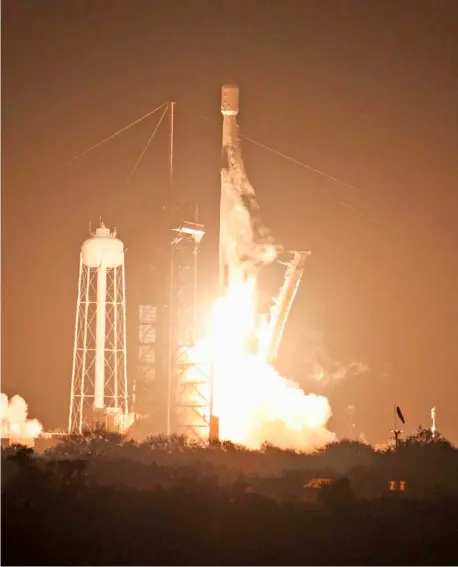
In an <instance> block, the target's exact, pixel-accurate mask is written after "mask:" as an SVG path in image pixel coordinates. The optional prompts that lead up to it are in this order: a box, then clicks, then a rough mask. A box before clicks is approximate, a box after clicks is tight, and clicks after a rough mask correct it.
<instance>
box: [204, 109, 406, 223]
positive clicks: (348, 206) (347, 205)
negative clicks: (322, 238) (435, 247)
mask: <svg viewBox="0 0 458 567" xmlns="http://www.w3.org/2000/svg"><path fill="white" fill-rule="evenodd" d="M200 118H201V119H202V120H205V121H207V122H210V123H211V124H214V125H217V126H220V125H219V123H217V122H215V121H214V120H211V119H210V118H208V117H207V116H203V115H201V116H200ZM238 136H239V138H241V139H243V140H246V141H247V142H249V143H251V144H253V145H255V146H258V147H260V148H262V149H264V150H267V151H269V152H271V153H273V154H275V155H277V156H279V157H280V158H282V159H285V160H286V161H289V162H291V163H294V164H296V165H298V166H300V167H302V168H305V169H308V170H309V171H312V172H314V173H317V174H319V175H321V176H322V177H325V178H326V179H329V180H331V181H334V182H335V183H339V184H340V185H343V186H345V187H349V188H351V189H354V190H355V191H358V192H362V190H361V189H360V188H358V187H356V186H355V185H352V184H351V183H348V182H346V181H343V180H342V179H339V178H338V177H334V176H333V175H329V174H327V173H325V172H324V171H321V170H319V169H316V168H314V167H312V166H311V165H308V164H306V163H304V162H302V161H299V160H298V159H295V158H293V157H291V156H289V155H287V154H284V153H283V152H280V151H278V150H276V149H274V148H272V147H270V146H267V145H266V144H262V143H261V142H258V141H257V140H254V139H253V138H250V137H248V136H245V135H243V134H240V133H238ZM311 188H312V189H314V190H315V191H317V192H318V193H321V194H322V195H324V196H326V197H329V198H330V199H333V200H334V201H336V202H337V203H338V204H339V205H341V206H342V207H344V208H346V209H349V210H350V211H352V212H353V213H355V214H357V215H359V216H361V217H363V218H365V219H366V220H367V221H368V222H370V223H371V224H374V225H377V226H379V227H381V228H383V229H384V230H386V231H387V232H390V233H394V232H395V231H394V229H393V228H392V227H390V226H389V225H386V224H384V223H382V222H380V221H378V220H377V219H375V218H374V217H372V216H370V215H368V214H367V213H366V212H364V211H362V210H361V209H358V208H357V207H355V206H354V205H351V204H350V203H348V202H347V201H344V200H343V199H341V198H339V197H336V196H335V195H334V194H332V193H330V192H329V191H324V190H323V189H322V188H320V187H318V186H312V187H311Z"/></svg>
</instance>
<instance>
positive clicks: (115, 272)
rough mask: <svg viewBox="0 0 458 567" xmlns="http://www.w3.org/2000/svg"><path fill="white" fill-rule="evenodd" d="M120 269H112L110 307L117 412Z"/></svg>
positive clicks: (117, 406)
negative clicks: (111, 298)
mask: <svg viewBox="0 0 458 567" xmlns="http://www.w3.org/2000/svg"><path fill="white" fill-rule="evenodd" d="M120 269H121V268H120V267H119V266H115V267H114V268H113V305H112V313H113V329H112V332H113V337H114V338H113V349H114V352H113V357H114V358H113V363H114V406H115V408H116V409H118V410H119V400H118V395H119V388H118V357H119V331H118V316H119V315H118V308H119V299H118V293H119V292H118V271H119V270H120Z"/></svg>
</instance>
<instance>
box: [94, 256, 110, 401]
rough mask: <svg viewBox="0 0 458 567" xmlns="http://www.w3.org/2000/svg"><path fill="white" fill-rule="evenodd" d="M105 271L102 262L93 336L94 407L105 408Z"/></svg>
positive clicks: (98, 278) (98, 275)
mask: <svg viewBox="0 0 458 567" xmlns="http://www.w3.org/2000/svg"><path fill="white" fill-rule="evenodd" d="M106 302H107V269H106V267H105V265H104V262H103V260H102V262H101V264H100V266H99V267H98V268H97V313H96V335H95V384H94V386H95V392H94V407H95V408H96V409H103V408H104V407H105V399H104V397H105V340H106V337H105V333H106V305H107V303H106Z"/></svg>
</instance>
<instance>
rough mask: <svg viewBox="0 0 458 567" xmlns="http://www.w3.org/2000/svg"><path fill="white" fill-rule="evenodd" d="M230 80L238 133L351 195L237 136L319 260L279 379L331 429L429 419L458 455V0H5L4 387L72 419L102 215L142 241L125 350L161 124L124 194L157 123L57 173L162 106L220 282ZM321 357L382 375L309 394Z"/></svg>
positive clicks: (150, 212)
mask: <svg viewBox="0 0 458 567" xmlns="http://www.w3.org/2000/svg"><path fill="white" fill-rule="evenodd" d="M224 82H236V83H238V84H239V86H240V104H241V111H240V117H239V118H240V127H241V133H242V134H245V135H246V136H248V137H250V138H252V139H254V140H256V141H257V142H260V143H261V144H264V145H267V146H269V147H272V148H274V149H276V150H278V151H280V152H282V153H284V154H287V155H289V156H292V157H294V158H295V159H297V160H299V161H301V162H304V163H307V164H310V165H311V166H313V167H314V168H317V169H319V170H322V171H324V172H326V173H327V174H329V175H331V176H334V177H337V178H339V179H341V180H343V181H345V182H346V183H347V185H344V184H342V183H337V182H335V181H333V180H330V179H327V178H324V177H322V176H319V175H317V174H316V173H314V172H312V171H310V170H307V169H305V168H304V167H300V166H298V165H295V164H294V163H292V162H289V161H287V160H285V159H282V158H281V157H279V156H277V155H275V154H273V153H271V152H269V151H267V150H266V149H264V148H261V147H259V146H256V145H254V144H252V143H250V142H248V141H244V143H243V146H242V151H243V154H244V160H245V165H246V168H247V171H248V175H249V177H250V180H251V182H252V184H253V186H254V187H255V190H256V193H257V196H258V200H259V203H260V207H261V209H262V214H263V218H264V221H265V223H266V224H267V225H268V226H269V227H270V228H271V229H272V232H273V234H274V235H275V237H276V238H277V239H279V240H280V241H282V242H283V243H284V244H285V245H286V246H287V247H288V248H297V249H310V250H311V251H312V256H311V257H310V258H309V259H308V260H307V265H306V269H305V272H304V278H303V282H302V284H301V288H300V291H299V293H298V297H297V300H296V303H295V305H294V307H293V311H292V313H291V318H290V321H289V325H288V328H287V331H286V334H285V340H284V344H283V347H282V351H281V356H280V358H281V361H280V363H281V371H282V372H283V373H284V374H285V375H288V376H289V377H291V378H293V379H294V380H296V381H298V382H299V383H301V384H303V385H304V387H305V389H306V390H307V391H308V390H309V389H313V390H314V391H316V392H318V393H323V392H324V393H325V394H326V395H328V396H329V397H330V401H331V406H332V408H333V411H334V414H335V415H334V418H333V421H331V424H330V428H331V429H334V430H335V431H337V433H339V434H345V433H347V431H348V419H347V408H348V406H349V405H352V406H354V407H355V417H354V421H355V429H356V431H361V432H364V433H365V435H366V437H367V438H368V440H369V441H373V442H381V441H383V440H385V439H386V436H387V434H388V430H389V429H390V428H391V427H392V414H393V404H394V403H396V404H399V405H400V406H401V407H402V409H403V413H404V415H405V417H406V420H407V425H406V430H407V431H412V430H413V429H415V428H416V427H417V426H418V425H419V424H422V425H424V426H426V425H430V409H431V407H432V406H433V405H435V406H436V408H437V427H438V429H439V430H441V431H442V432H443V433H444V434H445V435H447V436H448V437H449V438H450V439H452V440H454V441H458V420H457V418H456V410H455V403H456V402H455V401H456V399H458V387H457V384H458V362H457V356H456V344H457V339H458V259H457V255H456V245H457V243H458V224H457V222H456V217H457V213H458V191H457V186H458V170H457V162H456V156H457V155H458V154H457V152H458V5H457V3H456V2H455V1H454V0H449V1H446V0H429V1H424V0H415V1H413V0H412V1H407V0H396V1H394V0H393V1H391V0H387V1H384V2H367V1H365V0H360V1H357V0H346V1H337V0H335V1H334V0H329V1H327V0H314V1H312V0H307V1H304V0H302V1H301V0H297V1H293V0H284V1H280V0H278V1H268V0H259V1H257V0H250V1H249V2H247V1H242V0H240V1H235V0H234V1H233V2H230V3H227V2H220V1H210V0H209V1H207V0H194V1H191V0H189V1H185V0H181V1H172V0H168V1H162V2H161V1H154V0H153V1H151V0H150V1H146V0H110V1H108V0H105V1H103V0H66V1H65V2H62V1H61V0H6V1H5V0H4V1H3V2H2V150H3V152H2V291H3V297H2V300H3V302H2V324H3V329H2V330H3V333H2V355H3V356H2V378H3V384H2V391H4V392H6V393H7V394H8V395H10V396H11V395H13V394H15V393H19V394H20V395H21V396H23V397H24V398H25V399H26V401H27V403H28V404H29V414H30V415H31V416H33V417H37V418H39V419H40V421H42V422H43V423H44V426H45V428H47V427H59V426H64V425H65V424H66V421H67V415H68V402H69V391H70V376H71V357H72V348H73V332H74V317H75V307H76V293H77V275H78V254H79V246H80V244H81V241H82V240H83V239H84V238H85V237H86V234H87V227H88V223H89V221H90V220H92V221H93V222H94V223H95V222H97V220H98V218H99V216H100V215H102V217H103V219H104V221H105V223H107V224H109V225H111V226H113V225H116V226H117V228H118V234H119V235H120V236H121V238H122V239H123V240H124V242H125V243H126V245H127V246H128V248H129V250H128V256H127V260H126V261H127V262H128V263H129V264H128V268H127V278H128V280H127V287H128V298H127V299H128V310H129V309H130V312H129V314H128V317H129V318H130V328H131V336H133V333H134V332H135V327H133V323H132V321H134V319H135V307H131V308H129V305H131V306H135V302H136V300H138V297H136V294H137V293H138V289H139V287H140V284H141V283H140V282H139V279H140V278H141V275H140V274H141V271H140V266H141V264H142V262H145V261H147V259H148V253H149V252H150V251H151V250H152V249H153V248H154V242H153V240H154V234H155V232H154V226H155V222H157V220H158V209H159V204H160V202H161V200H162V199H163V197H164V194H165V191H167V185H166V179H167V177H166V176H167V143H168V132H167V128H166V127H165V125H164V127H162V128H161V129H160V130H159V132H158V135H157V137H156V138H155V140H154V142H153V143H152V145H151V147H150V149H149V151H148V153H147V155H146V157H145V159H144V160H143V161H142V162H141V164H140V166H139V168H138V169H137V170H136V172H135V174H134V175H133V176H132V178H131V181H130V183H129V184H127V183H126V180H127V178H128V177H129V174H130V172H131V170H132V168H133V166H134V164H135V162H136V161H137V158H138V156H139V154H140V152H141V150H142V148H143V147H144V145H145V143H146V142H147V140H148V138H149V136H150V134H151V132H152V130H153V129H154V126H155V124H156V121H157V115H156V116H154V117H152V118H151V119H149V120H146V121H144V122H142V123H141V124H140V125H139V126H137V127H135V128H133V129H130V130H129V131H128V132H126V133H125V134H123V135H122V136H120V137H118V138H117V139H115V140H113V141H111V142H109V143H107V144H106V145H104V146H102V147H100V148H98V149H96V150H94V151H93V152H91V153H89V154H88V155H86V156H85V157H83V158H81V159H80V160H76V161H74V162H72V163H70V164H66V163H65V162H66V160H68V159H69V158H71V157H73V156H74V155H76V154H78V153H79V152H80V151H82V150H84V149H86V148H87V147H89V146H91V145H93V144H94V143H96V142H98V141H99V140H100V139H102V138H104V137H105V136H108V135H109V134H111V133H113V132H114V131H115V130H118V129H119V128H121V127H123V126H124V125H126V124H128V123H129V122H131V121H133V120H134V119H135V118H137V117H139V116H141V115H142V114H144V113H146V112H148V111H149V110H152V109H153V108H154V107H156V106H158V105H159V104H161V103H162V102H165V101H167V100H171V99H174V100H175V101H176V102H177V107H176V154H175V158H176V160H175V165H176V189H177V191H178V192H179V193H180V194H182V195H187V196H189V197H190V198H197V199H198V200H199V206H200V214H201V221H202V222H204V223H205V224H206V225H207V227H208V231H209V235H208V237H206V238H207V244H206V245H203V249H202V257H201V258H202V259H201V264H203V266H204V268H203V270H204V272H205V270H207V271H208V273H210V272H211V271H213V272H214V266H215V265H216V258H215V257H214V256H212V253H213V252H214V246H212V245H211V243H212V242H214V239H215V225H216V223H215V219H216V216H217V214H218V198H219V167H220V144H221V133H220V127H219V122H220V114H219V103H220V100H219V99H220V87H221V84H222V83H224ZM203 116H204V117H207V118H208V119H209V120H207V119H204V118H202V117H203ZM355 209H356V210H355ZM206 273H207V272H205V274H206ZM202 280H204V278H202ZM205 281H207V278H205ZM202 290H203V295H204V296H205V294H207V295H209V293H210V291H211V288H210V286H208V285H207V287H205V285H202ZM317 337H321V338H320V340H319V341H318V343H317ZM130 342H131V343H132V342H133V343H134V340H133V339H132V338H131V340H130ZM311 349H318V350H320V349H324V351H325V354H326V356H327V355H329V356H331V357H332V358H333V359H334V360H338V361H341V362H342V365H345V364H350V363H351V362H354V361H358V362H362V363H365V364H367V365H368V367H369V371H368V372H367V373H366V374H363V375H360V376H356V377H353V378H352V377H350V378H343V379H340V380H337V381H333V380H327V381H325V382H324V383H322V384H320V385H316V384H314V383H313V381H312V380H310V379H309V378H307V374H308V366H309V358H310V351H311ZM133 354H134V353H133V352H132V351H131V353H130V359H131V365H132V364H133V362H132V361H133ZM335 374H336V375H338V374H339V373H338V372H336V373H335Z"/></svg>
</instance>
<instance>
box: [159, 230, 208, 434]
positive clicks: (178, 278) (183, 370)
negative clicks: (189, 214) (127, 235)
mask: <svg viewBox="0 0 458 567" xmlns="http://www.w3.org/2000/svg"><path fill="white" fill-rule="evenodd" d="M172 233H173V238H172V262H171V266H172V269H171V282H170V287H171V289H170V295H171V302H170V357H169V403H168V406H169V412H168V413H169V415H168V430H169V433H171V432H176V433H178V434H182V435H186V436H187V437H189V438H194V439H195V438H208V435H209V421H210V419H209V414H210V387H211V378H212V375H211V373H212V364H211V362H210V361H209V360H201V358H200V353H199V351H198V347H197V345H196V336H195V329H196V307H197V297H196V295H197V257H198V251H199V245H200V242H201V241H202V238H203V237H204V235H205V232H204V227H203V225H201V224H197V223H191V222H183V223H181V224H179V225H178V226H177V227H176V228H174V229H172Z"/></svg>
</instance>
